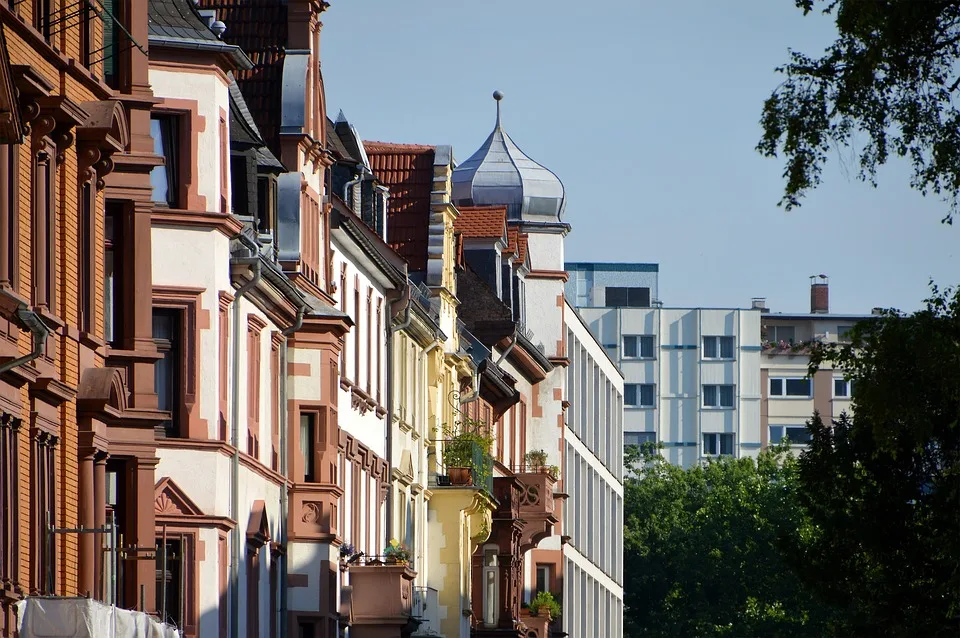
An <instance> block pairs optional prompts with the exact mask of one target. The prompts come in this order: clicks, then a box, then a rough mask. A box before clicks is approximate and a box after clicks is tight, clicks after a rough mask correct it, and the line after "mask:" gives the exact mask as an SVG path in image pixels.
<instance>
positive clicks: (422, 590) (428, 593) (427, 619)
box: [411, 587, 440, 636]
mask: <svg viewBox="0 0 960 638" xmlns="http://www.w3.org/2000/svg"><path fill="white" fill-rule="evenodd" d="M439 601H440V595H439V593H438V592H437V590H436V589H434V588H433V587H414V588H413V612H412V614H411V615H412V616H413V618H414V620H416V621H417V622H419V626H418V627H417V629H416V631H415V632H414V634H413V635H414V636H439V635H440V618H439V616H438V614H437V611H438V606H439Z"/></svg>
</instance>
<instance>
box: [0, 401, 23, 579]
mask: <svg viewBox="0 0 960 638" xmlns="http://www.w3.org/2000/svg"><path fill="white" fill-rule="evenodd" d="M19 429H20V419H17V418H14V417H13V416H11V415H10V414H6V413H4V414H2V415H0V581H2V582H11V581H12V582H18V581H19V574H18V571H19V570H18V562H19V561H18V559H19V557H20V542H21V539H20V537H19V533H18V530H19V527H20V521H19V518H20V516H19V496H18V495H19V493H20V490H19V482H20V480H19V469H20V454H19V452H18V450H17V432H18V430H19Z"/></svg>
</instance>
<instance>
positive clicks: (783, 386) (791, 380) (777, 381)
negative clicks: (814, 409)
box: [770, 377, 813, 398]
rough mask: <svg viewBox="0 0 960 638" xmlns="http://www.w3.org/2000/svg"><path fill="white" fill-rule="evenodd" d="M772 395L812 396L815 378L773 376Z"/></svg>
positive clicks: (771, 382)
mask: <svg viewBox="0 0 960 638" xmlns="http://www.w3.org/2000/svg"><path fill="white" fill-rule="evenodd" d="M770 396H772V397H801V398H810V397H812V396H813V379H811V378H810V377H782V378H781V377H776V378H771V379H770Z"/></svg>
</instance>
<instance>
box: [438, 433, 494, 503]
mask: <svg viewBox="0 0 960 638" xmlns="http://www.w3.org/2000/svg"><path fill="white" fill-rule="evenodd" d="M442 472H443V474H440V475H438V476H437V485H438V486H439V487H444V486H450V487H478V488H481V489H483V490H486V492H487V493H488V494H493V457H492V456H490V454H489V452H487V451H486V450H484V449H483V446H481V445H480V444H479V443H478V442H476V441H474V440H472V439H468V438H462V439H457V438H454V439H447V440H445V441H443V465H442Z"/></svg>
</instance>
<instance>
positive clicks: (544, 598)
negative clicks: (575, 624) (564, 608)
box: [529, 591, 561, 620]
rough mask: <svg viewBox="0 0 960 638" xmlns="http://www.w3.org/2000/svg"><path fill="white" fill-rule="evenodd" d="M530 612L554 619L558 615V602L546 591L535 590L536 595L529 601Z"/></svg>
mask: <svg viewBox="0 0 960 638" xmlns="http://www.w3.org/2000/svg"><path fill="white" fill-rule="evenodd" d="M529 609H530V614H531V615H532V616H539V615H540V614H541V613H543V614H544V615H546V617H547V618H549V619H550V620H556V619H557V618H559V617H560V611H561V610H560V603H558V602H557V599H556V598H554V597H553V594H551V593H550V592H548V591H541V592H537V595H536V596H534V597H533V600H531V601H530V607H529Z"/></svg>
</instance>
